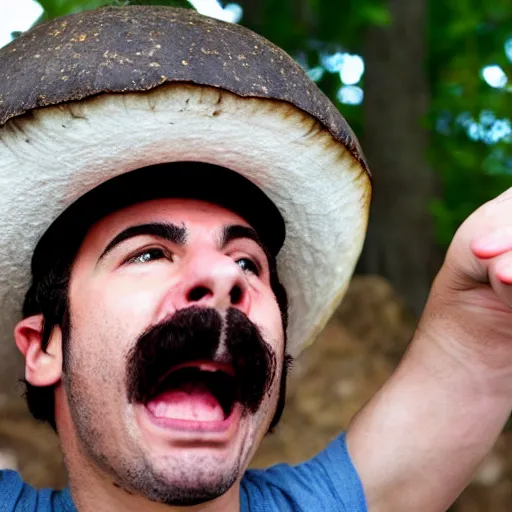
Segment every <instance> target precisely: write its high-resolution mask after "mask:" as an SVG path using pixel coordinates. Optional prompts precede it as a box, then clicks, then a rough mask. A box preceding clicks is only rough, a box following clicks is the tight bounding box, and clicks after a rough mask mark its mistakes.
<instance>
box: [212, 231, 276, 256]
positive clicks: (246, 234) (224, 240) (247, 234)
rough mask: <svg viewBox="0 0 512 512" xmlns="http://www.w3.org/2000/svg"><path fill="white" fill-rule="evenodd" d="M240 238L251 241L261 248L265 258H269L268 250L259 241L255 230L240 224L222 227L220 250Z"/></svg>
mask: <svg viewBox="0 0 512 512" xmlns="http://www.w3.org/2000/svg"><path fill="white" fill-rule="evenodd" d="M240 238H248V239H249V240H253V241H254V242H256V243H257V244H258V245H259V246H260V247H261V249H262V250H263V252H264V253H265V255H266V256H267V258H269V257H270V252H269V250H268V248H267V247H266V245H265V244H264V243H263V242H262V241H261V239H260V237H259V236H258V233H257V232H256V230H254V229H253V228H250V227H248V226H242V225H240V224H231V225H229V226H224V228H223V229H222V234H221V238H220V243H219V245H220V248H221V249H224V248H225V247H226V245H228V244H229V243H230V242H232V241H233V240H238V239H240Z"/></svg>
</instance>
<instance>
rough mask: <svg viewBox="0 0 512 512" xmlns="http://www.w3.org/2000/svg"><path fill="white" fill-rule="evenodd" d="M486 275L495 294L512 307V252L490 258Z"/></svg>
mask: <svg viewBox="0 0 512 512" xmlns="http://www.w3.org/2000/svg"><path fill="white" fill-rule="evenodd" d="M488 275H489V282H490V284H491V286H492V288H493V290H494V292H495V293H496V295H498V297H499V298H500V299H501V300H502V301H503V302H504V303H505V304H508V305H509V306H511V307H512V252H506V253H505V254H502V255H500V256H498V257H496V258H495V259H494V260H492V263H491V264H490V265H489V272H488Z"/></svg>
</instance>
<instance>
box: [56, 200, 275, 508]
mask: <svg viewBox="0 0 512 512" xmlns="http://www.w3.org/2000/svg"><path fill="white" fill-rule="evenodd" d="M234 226H237V227H234ZM69 319H70V330H69V336H68V339H67V340H65V344H66V345H67V349H66V358H65V368H64V374H63V383H64V390H65V395H66V398H65V400H64V402H65V403H67V405H66V406H65V407H63V409H61V410H60V411H57V414H58V415H59V414H61V415H62V414H64V415H66V414H67V413H66V412H62V410H64V411H66V410H69V413H70V417H71V422H70V424H71V425H72V431H73V432H72V435H74V436H76V439H77V442H76V446H77V447H78V450H77V453H76V454H73V456H75V457H78V458H81V457H83V458H84V460H88V461H89V462H92V463H93V465H94V466H95V467H96V468H97V469H99V470H100V471H102V472H104V473H107V474H108V475H109V476H110V477H111V478H113V480H114V481H115V483H116V484H118V485H119V486H121V487H124V488H125V489H127V490H129V491H131V492H136V493H141V494H144V495H146V496H148V497H149V498H150V499H153V500H156V501H162V502H166V503H168V504H193V503H198V502H202V501H206V500H208V499H212V498H215V497H217V496H219V495H221V494H223V493H224V492H225V491H226V490H227V489H228V488H229V487H231V485H232V484H233V483H234V481H235V480H236V479H238V478H239V477H241V475H242V473H243V471H244V470H245V469H246V467H247V465H248V463H249V461H250V459H251V457H252V455H253V453H254V451H255V449H256V447H257V446H258V444H259V442H260V441H261V439H262V437H263V436H264V434H265V433H266V431H267V429H268V426H269V424H270V421H271V419H272V416H273V413H274V410H275V406H276V402H277V398H278V391H279V381H280V377H281V369H282V363H283V357H284V333H283V326H282V319H281V314H280V310H279V307H278V304H277V301H276V298H275V296H274V294H273V291H272V289H271V284H270V272H269V262H268V259H267V255H266V253H265V251H264V249H263V248H262V246H261V245H260V243H259V242H258V241H257V240H254V239H253V232H252V230H251V228H250V226H249V225H248V224H247V223H246V222H245V221H244V220H243V219H242V218H240V217H239V216H238V215H236V214H234V213H232V212H230V211H227V210H225V209H223V208H221V207H219V206H216V205H213V204H210V203H205V202H201V201H193V200H183V199H161V200H155V201H150V202H146V203H141V204H138V205H134V206H131V207H129V208H126V209H124V210H122V211H119V212H116V213H114V214H112V215H110V216H108V217H106V218H104V219H103V220H101V221H100V222H99V223H97V224H96V225H95V226H93V227H92V228H91V229H90V231H89V232H88V234H87V236H86V238H85V240H84V242H83V244H82V246H81V248H80V250H79V253H78V255H77V258H76V260H75V263H74V265H73V268H72V272H71V279H70V284H69ZM254 326H257V328H258V329H256V328H255V327H254ZM257 333H259V334H260V335H261V337H259V336H258V335H257ZM196 354H197V356H196ZM272 358H274V359H273V363H272ZM264 363H266V364H267V366H265V364H264ZM273 370H275V374H274V375H273V377H272V374H273ZM262 372H263V374H262ZM244 377H245V378H244ZM57 403H58V404H59V403H62V402H61V401H60V400H59V398H58V397H57ZM65 423H67V421H64V424H65ZM64 449H66V447H65V446H64ZM68 456H69V454H68Z"/></svg>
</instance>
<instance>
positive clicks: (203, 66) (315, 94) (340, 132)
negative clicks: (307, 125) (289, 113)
mask: <svg viewBox="0 0 512 512" xmlns="http://www.w3.org/2000/svg"><path fill="white" fill-rule="evenodd" d="M169 50H172V51H169ZM0 69H1V70H2V80H1V81H0V125H1V124H4V123H5V122H6V121H7V120H8V119H10V118H12V117H15V116H19V115H20V114H23V113H25V112H28V111H30V110H33V109H35V108H38V107H47V106H49V105H58V104H60V103H65V102H67V101H74V100H75V101H76V100H82V99H84V98H87V97H89V96H93V95H95V94H101V93H108V92H134V91H147V90H150V89H153V88H155V87H158V86H160V85H162V84H165V83H171V82H191V83H194V84H197V85H205V86H211V87H218V88H221V89H225V90H227V91H230V92H232V93H234V94H236V95H238V96H242V97H253V98H265V99H271V100H277V101H286V102H289V103H291V104H293V105H295V106H296V107H298V108H300V109H301V110H304V111H305V112H307V113H308V114H310V115H311V116H312V117H314V118H315V119H317V120H318V121H319V122H320V123H322V124H323V125H324V126H325V127H326V128H327V129H328V130H329V131H330V132H331V134H332V136H333V137H334V138H335V139H336V140H337V141H339V142H341V143H342V144H343V145H344V146H345V147H346V148H347V149H349V150H350V152H351V153H352V154H353V156H354V158H356V159H357V160H358V161H359V162H360V163H361V165H362V167H363V168H364V169H365V170H366V171H367V172H369V169H368V166H367V164H366V161H365V159H364V156H363V154H362V150H361V148H360V145H359V142H358V141H357V139H356V137H355V135H354V133H353V132H352V129H351V128H350V126H349V125H348V124H347V122H346V121H345V119H344V118H343V116H342V115H341V114H340V112H339V111H338V109H337V108H336V107H335V106H334V105H333V104H332V103H331V102H330V101H329V99H328V98H327V97H326V96H325V94H323V92H322V91H321V90H320V89H319V88H318V87H317V86H316V85H315V84H314V82H312V81H311V80H310V79H309V77H308V76H307V74H306V73H305V71H304V70H303V69H302V68H301V67H300V66H299V65H298V64H297V63H296V62H295V61H294V60H293V59H292V58H291V57H290V56H289V55H288V54H287V53H286V52H284V51H283V50H282V49H281V48H279V47H277V46H276V45H274V44H272V43H271V42H270V41H268V40H267V39H264V38H263V37H261V36H260V35H258V34H256V33H255V32H253V31H251V30H248V29H247V28H245V27H242V26H240V25H236V24H233V23H226V22H223V21H219V20H216V19H213V18H209V17H206V16H202V15H200V14H198V13H197V12H196V11H194V10H192V9H181V8H169V7H162V6H154V7H151V8H148V7H147V6H136V5H133V6H126V7H103V8H101V9H98V10H96V11H93V12H91V11H86V12H82V13H79V14H74V15H70V16H66V17H63V18H57V19H53V20H50V21H48V22H46V23H44V24H41V25H39V26H37V27H35V28H34V29H32V30H31V31H30V32H27V33H25V34H22V35H21V36H20V37H18V38H17V39H15V40H14V41H13V42H12V43H11V44H9V45H7V46H6V47H5V48H3V49H2V50H0Z"/></svg>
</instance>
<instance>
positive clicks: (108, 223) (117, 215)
mask: <svg viewBox="0 0 512 512" xmlns="http://www.w3.org/2000/svg"><path fill="white" fill-rule="evenodd" d="M148 222H171V223H173V224H177V225H179V226H183V227H185V228H187V230H188V231H190V233H191V234H193V233H194V231H205V232H206V231H212V232H215V233H217V232H218V231H219V230H220V229H222V227H223V226H226V225H231V224H238V225H242V226H248V227H251V226H250V225H249V224H248V222H247V221H246V220H245V219H243V218H242V217H241V216H240V215H238V214H237V213H235V212H233V211H231V210H228V209H227V208H224V207H222V206H219V205H217V204H214V203H211V202H207V201H202V200H197V199H181V198H166V199H153V200H151V201H144V202H140V203H137V204H134V205H131V206H128V207H126V208H123V209H121V210H118V211H116V212H113V213H111V214H109V215H107V216H106V217H104V218H103V219H101V220H100V221H98V222H96V223H95V224H94V225H93V226H91V228H90V229H89V230H88V232H87V234H86V236H85V239H84V244H83V245H85V244H87V243H88V242H91V241H93V240H94V241H97V242H98V243H102V242H104V241H106V240H110V239H111V238H112V237H114V236H115V235H117V234H118V233H119V232H120V231H121V230H123V229H126V228H128V227H130V226H134V225H138V224H144V223H148Z"/></svg>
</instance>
